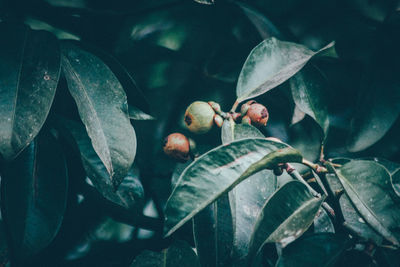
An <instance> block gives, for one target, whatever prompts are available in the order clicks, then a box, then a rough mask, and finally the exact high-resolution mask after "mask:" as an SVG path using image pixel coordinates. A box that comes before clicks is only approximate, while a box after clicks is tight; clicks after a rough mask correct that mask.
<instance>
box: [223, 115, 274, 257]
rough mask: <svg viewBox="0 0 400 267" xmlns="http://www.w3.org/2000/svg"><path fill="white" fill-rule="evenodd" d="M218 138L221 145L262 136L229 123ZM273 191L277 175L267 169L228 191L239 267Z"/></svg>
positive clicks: (226, 122) (242, 126)
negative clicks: (221, 142) (251, 234)
mask: <svg viewBox="0 0 400 267" xmlns="http://www.w3.org/2000/svg"><path fill="white" fill-rule="evenodd" d="M232 134H233V135H232ZM221 136H222V139H223V140H222V141H223V143H224V144H225V143H229V142H232V141H233V140H240V139H244V138H263V137H264V135H263V134H262V133H261V132H260V131H259V130H258V129H257V128H255V127H253V126H251V125H247V124H235V123H234V122H231V121H228V120H226V121H225V122H224V124H223V126H222V129H221ZM276 188H277V178H276V176H275V175H274V174H273V172H272V171H270V170H263V171H260V172H257V173H255V174H253V175H252V176H250V177H249V178H247V179H246V180H245V181H243V182H241V183H240V184H238V185H237V186H236V187H235V188H233V189H232V191H230V192H229V199H230V201H231V203H232V205H233V208H232V210H233V215H234V221H235V227H234V230H235V233H234V240H233V242H234V243H233V245H234V246H233V255H232V257H233V260H234V261H236V264H242V261H243V260H244V259H245V257H246V256H247V253H248V249H249V242H250V235H249V233H251V231H252V230H253V228H254V225H255V223H256V221H257V218H258V214H259V213H260V211H261V209H262V207H263V205H264V203H265V201H266V200H267V199H268V198H269V197H270V196H271V195H272V193H274V191H275V190H276Z"/></svg>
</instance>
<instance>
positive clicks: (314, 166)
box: [302, 159, 328, 173]
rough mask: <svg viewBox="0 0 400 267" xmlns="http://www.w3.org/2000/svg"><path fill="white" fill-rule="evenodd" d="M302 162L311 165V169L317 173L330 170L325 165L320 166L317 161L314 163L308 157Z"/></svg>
mask: <svg viewBox="0 0 400 267" xmlns="http://www.w3.org/2000/svg"><path fill="white" fill-rule="evenodd" d="M302 163H303V164H304V165H306V166H308V167H310V168H311V169H313V170H314V171H315V172H316V173H327V172H328V170H327V169H326V168H325V167H323V166H320V165H318V164H316V163H312V162H311V161H308V160H306V159H303V162H302Z"/></svg>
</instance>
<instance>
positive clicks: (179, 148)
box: [163, 100, 269, 162]
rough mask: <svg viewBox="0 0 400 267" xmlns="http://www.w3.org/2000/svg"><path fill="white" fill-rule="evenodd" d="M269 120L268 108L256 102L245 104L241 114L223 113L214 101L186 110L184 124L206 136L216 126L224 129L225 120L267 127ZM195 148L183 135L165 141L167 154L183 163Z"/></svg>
mask: <svg viewBox="0 0 400 267" xmlns="http://www.w3.org/2000/svg"><path fill="white" fill-rule="evenodd" d="M268 118H269V114H268V110H267V108H266V107H265V106H264V105H262V104H259V103H257V102H256V101H254V100H250V101H248V102H247V103H245V104H243V105H242V106H241V109H240V113H237V112H223V111H222V110H221V106H220V105H219V104H218V103H216V102H214V101H209V102H208V103H207V102H203V101H195V102H193V103H192V104H190V106H189V107H188V108H187V109H186V112H185V116H184V122H185V125H186V127H187V129H188V130H189V131H190V132H192V133H195V134H205V133H207V132H209V131H210V130H211V128H212V127H213V125H214V124H215V125H217V126H218V127H222V124H223V122H224V119H225V120H229V119H232V120H233V121H235V122H241V123H244V124H254V125H255V126H266V125H267V122H268ZM194 148H195V143H194V141H193V140H192V139H190V138H187V137H186V136H185V135H183V134H181V133H172V134H170V135H168V136H167V137H166V138H165V140H164V147H163V149H164V152H165V154H166V155H168V156H170V157H171V158H174V159H176V160H178V161H181V162H185V161H187V160H189V159H190V157H191V151H194Z"/></svg>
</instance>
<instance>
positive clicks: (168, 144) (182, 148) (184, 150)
mask: <svg viewBox="0 0 400 267" xmlns="http://www.w3.org/2000/svg"><path fill="white" fill-rule="evenodd" d="M163 149H164V152H165V154H166V155H167V156H169V157H171V158H174V159H176V160H179V161H182V162H185V161H187V160H189V158H190V154H189V152H190V144H189V139H187V137H186V136H184V135H183V134H180V133H172V134H170V135H168V136H167V137H166V138H165V140H164V147H163Z"/></svg>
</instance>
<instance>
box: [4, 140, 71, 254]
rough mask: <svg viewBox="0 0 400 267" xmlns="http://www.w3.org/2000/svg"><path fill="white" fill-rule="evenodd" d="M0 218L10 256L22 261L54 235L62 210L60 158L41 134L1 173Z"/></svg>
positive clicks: (52, 142) (63, 173)
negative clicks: (6, 237)
mask: <svg viewBox="0 0 400 267" xmlns="http://www.w3.org/2000/svg"><path fill="white" fill-rule="evenodd" d="M1 183H2V211H3V212H4V213H3V214H2V215H3V216H4V221H5V223H6V226H7V232H8V234H9V237H10V241H11V242H10V247H11V249H12V252H13V253H14V255H15V256H16V257H17V258H18V259H19V260H23V259H26V258H28V257H31V256H33V255H34V254H36V253H38V252H39V251H40V250H42V249H44V248H45V247H47V246H48V245H49V244H50V242H51V241H52V240H53V239H54V237H55V235H56V234H57V232H58V230H59V228H60V225H61V222H62V219H63V216H64V211H65V207H66V200H67V185H68V177H67V169H66V162H65V158H64V155H63V154H62V151H61V148H60V147H59V145H58V143H57V142H56V140H55V139H54V137H52V136H51V135H50V134H47V133H45V132H42V133H41V134H40V135H38V137H37V138H36V139H35V140H34V141H33V142H32V143H31V144H30V145H29V146H28V147H27V148H26V149H25V150H24V151H23V152H22V153H21V154H20V155H19V156H18V157H17V158H16V159H15V160H13V161H12V162H10V163H9V164H7V165H6V166H5V167H4V171H3V174H2V181H1Z"/></svg>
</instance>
